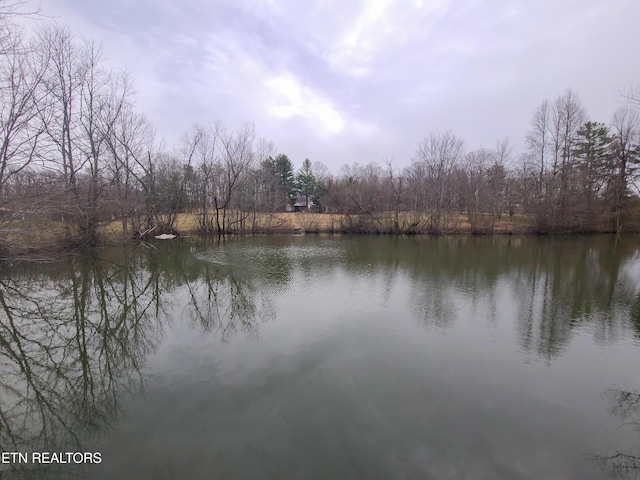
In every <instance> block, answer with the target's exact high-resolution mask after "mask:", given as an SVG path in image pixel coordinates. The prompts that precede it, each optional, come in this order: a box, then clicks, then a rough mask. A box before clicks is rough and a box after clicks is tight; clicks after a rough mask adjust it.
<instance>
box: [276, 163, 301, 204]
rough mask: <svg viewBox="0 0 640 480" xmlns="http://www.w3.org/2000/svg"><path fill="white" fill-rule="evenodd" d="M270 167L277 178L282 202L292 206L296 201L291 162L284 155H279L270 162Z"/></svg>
mask: <svg viewBox="0 0 640 480" xmlns="http://www.w3.org/2000/svg"><path fill="white" fill-rule="evenodd" d="M271 165H272V166H273V171H274V173H275V175H276V177H277V178H278V183H279V185H278V189H279V191H280V196H281V198H282V200H283V201H284V202H288V203H289V204H290V205H293V203H294V202H295V200H296V188H295V178H294V174H293V164H292V163H291V160H289V157H287V156H286V155H285V154H283V153H280V154H278V155H276V157H275V158H274V159H273V160H272V161H271Z"/></svg>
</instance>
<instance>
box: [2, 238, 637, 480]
mask: <svg viewBox="0 0 640 480" xmlns="http://www.w3.org/2000/svg"><path fill="white" fill-rule="evenodd" d="M0 268H1V269H2V270H0V449H2V450H3V451H5V452H32V451H48V452H76V451H79V452H100V454H101V458H102V463H100V464H99V465H84V466H79V467H78V466H75V465H68V464H67V465H33V464H27V465H24V464H16V463H14V464H0V478H2V479H4V478H8V479H14V478H15V479H23V478H35V479H41V478H97V479H111V478H118V479H174V478H185V479H211V478H216V479H236V478H237V479H329V478H334V479H470V478H477V479H587V480H588V479H596V478H598V479H599V478H609V477H613V476H614V475H620V476H623V477H630V478H633V477H634V475H635V474H636V472H640V462H639V461H638V460H636V459H635V458H634V457H638V456H640V431H639V430H638V429H636V428H635V427H636V426H637V425H638V424H639V423H638V422H640V395H639V393H640V369H639V368H638V366H639V365H640V237H633V236H628V237H623V238H622V239H621V240H618V241H616V239H615V238H614V237H606V236H603V237H562V238H538V237H503V238H485V237H466V236H465V237H441V238H398V237H316V236H294V237H254V238H248V239H237V240H228V241H226V242H222V243H217V242H212V241H199V240H195V239H179V240H175V241H170V242H164V243H163V242H157V243H154V244H153V245H143V246H140V247H137V248H131V249H105V250H100V251H98V252H96V253H95V254H94V255H91V256H76V257H72V258H68V259H66V260H64V261H61V262H56V263H52V264H45V265H33V264H26V265H22V264H21V265H14V266H11V267H8V266H3V267H0Z"/></svg>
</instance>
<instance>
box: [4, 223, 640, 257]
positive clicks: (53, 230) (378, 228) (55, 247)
mask: <svg viewBox="0 0 640 480" xmlns="http://www.w3.org/2000/svg"><path fill="white" fill-rule="evenodd" d="M252 220H253V221H252V222H251V224H250V225H247V226H250V227H251V228H247V229H246V230H244V231H242V230H238V231H234V232H233V233H229V234H227V235H226V237H238V236H245V235H264V234H267V235H274V234H275V235H283V234H284V235H287V234H288V235H300V234H328V235H407V236H411V235H489V236H490V235H495V236H502V235H549V234H550V235H562V234H603V233H616V232H615V230H614V229H609V230H607V229H590V230H577V229H576V230H569V229H566V230H563V231H560V230H558V231H554V232H545V231H540V229H538V228H537V225H536V223H535V219H534V218H532V217H530V216H526V215H522V214H515V215H513V216H509V215H504V216H503V217H502V218H499V219H498V218H495V217H493V216H491V215H489V214H483V215H478V216H475V217H473V218H470V217H469V215H467V214H460V213H457V214H450V215H446V216H444V218H443V219H441V224H440V228H438V229H433V228H431V226H430V225H429V218H428V216H427V215H419V214H417V213H415V212H414V213H411V212H402V214H400V215H398V217H397V218H396V216H395V215H393V214H391V213H389V212H387V213H384V214H378V215H360V216H357V215H351V216H346V215H339V214H326V213H308V212H304V213H274V214H260V215H258V216H256V218H255V219H252ZM396 222H397V223H396ZM247 223H248V222H245V224H247ZM15 226H16V228H14V229H12V231H11V232H10V233H9V234H7V233H5V234H4V235H3V239H2V240H3V243H2V248H1V249H0V261H13V260H18V259H28V260H36V261H37V260H54V259H56V258H58V257H60V256H63V255H66V254H73V253H79V252H86V251H89V250H91V249H92V248H94V247H96V246H119V245H122V246H124V245H131V244H139V243H140V242H147V241H154V240H155V237H156V236H158V235H161V234H163V233H167V232H170V233H172V234H174V235H176V236H177V237H182V236H189V237H193V236H201V237H217V235H216V234H212V233H205V232H203V231H202V230H201V228H200V226H199V223H198V215H193V214H186V213H185V214H180V215H178V216H177V217H176V219H175V223H174V225H173V226H172V227H171V229H169V230H167V229H161V228H152V229H149V231H146V232H136V234H134V235H131V234H130V232H128V233H127V234H125V233H124V232H123V230H122V228H121V223H120V222H119V221H112V222H110V223H108V224H106V225H104V226H103V227H102V228H101V229H100V231H99V237H98V238H99V242H98V243H97V244H96V245H94V246H87V245H84V244H83V243H82V242H81V239H80V238H76V239H75V241H74V239H72V240H71V241H70V240H69V239H68V238H65V237H63V236H61V233H62V232H63V226H62V225H61V224H60V223H59V222H47V221H46V219H41V220H40V221H39V222H36V221H30V222H24V223H23V224H20V222H18V223H17V224H16V225H15ZM638 232H640V228H637V225H636V228H635V229H633V230H631V229H629V230H625V231H624V232H623V233H625V234H628V233H638ZM618 233H620V232H618Z"/></svg>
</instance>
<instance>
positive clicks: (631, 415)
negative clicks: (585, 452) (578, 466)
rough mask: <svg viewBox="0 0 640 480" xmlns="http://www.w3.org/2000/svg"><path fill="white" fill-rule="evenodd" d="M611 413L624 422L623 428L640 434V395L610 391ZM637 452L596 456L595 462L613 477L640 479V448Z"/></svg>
mask: <svg viewBox="0 0 640 480" xmlns="http://www.w3.org/2000/svg"><path fill="white" fill-rule="evenodd" d="M607 397H609V405H610V407H609V413H611V414H612V415H615V416H616V417H619V418H621V419H622V420H623V422H624V423H623V426H626V427H630V428H634V429H635V430H637V431H638V432H640V393H637V392H630V391H626V390H613V389H612V390H608V391H607ZM637 450H638V451H637V452H635V453H634V452H616V453H613V454H609V455H596V456H594V457H593V460H594V462H595V463H596V464H598V465H600V466H601V467H602V468H603V470H605V471H606V472H608V474H609V475H610V476H611V477H622V478H640V448H638V449H637Z"/></svg>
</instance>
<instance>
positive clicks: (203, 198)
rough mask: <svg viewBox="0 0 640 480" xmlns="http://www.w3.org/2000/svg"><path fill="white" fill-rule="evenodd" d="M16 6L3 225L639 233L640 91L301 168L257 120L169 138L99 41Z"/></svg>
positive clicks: (0, 170)
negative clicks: (478, 144)
mask: <svg viewBox="0 0 640 480" xmlns="http://www.w3.org/2000/svg"><path fill="white" fill-rule="evenodd" d="M19 6H20V3H19V2H18V3H15V4H12V3H8V2H5V1H0V24H1V25H0V31H1V32H2V33H1V34H0V102H1V103H0V235H1V236H2V238H3V239H5V240H4V241H5V242H6V241H7V240H6V238H7V235H8V233H7V232H9V233H10V232H11V231H12V229H15V228H16V226H17V225H19V222H20V221H24V219H25V217H30V218H47V219H49V220H52V221H54V220H55V221H56V222H58V223H59V225H60V226H61V227H60V228H61V235H62V236H63V237H64V239H65V240H66V241H67V242H68V243H69V244H76V245H83V246H93V245H96V244H97V243H98V242H99V240H100V238H99V237H100V228H101V226H103V225H105V224H107V223H110V222H114V221H117V222H119V223H120V224H121V228H122V231H123V233H124V235H126V236H145V235H148V234H150V233H154V234H156V233H161V232H169V231H173V230H175V228H176V221H177V219H178V214H181V213H190V214H192V215H194V216H195V218H197V222H198V225H199V227H200V230H201V231H202V232H203V233H210V234H219V235H224V234H228V233H237V232H251V231H256V230H259V229H260V227H259V225H258V223H257V220H256V219H257V216H258V215H259V214H263V213H275V212H283V211H286V210H287V209H291V208H292V207H293V206H294V205H296V206H297V207H301V206H302V208H300V209H302V210H310V211H316V212H323V213H331V214H338V215H339V218H340V220H339V225H338V226H337V227H336V228H337V229H339V230H341V231H368V232H397V233H417V232H445V231H447V229H450V228H451V219H452V218H464V219H465V222H467V223H468V226H469V229H470V230H471V231H476V232H484V231H489V232H490V231H493V227H494V225H495V222H496V221H499V220H500V219H501V218H503V216H505V215H508V216H509V217H514V216H515V215H523V216H528V218H530V219H533V224H534V230H536V231H538V232H565V231H616V232H619V231H622V230H625V229H627V230H630V229H638V222H637V220H638V213H639V212H640V210H639V203H638V187H637V183H636V181H637V178H638V164H639V162H640V147H639V145H640V115H639V114H638V110H637V109H636V106H634V102H635V104H637V97H636V96H634V94H635V93H637V92H634V91H632V92H631V93H630V94H629V97H630V100H631V101H630V102H629V105H628V106H624V107H621V108H620V109H619V110H617V111H616V112H615V114H614V115H613V118H612V119H611V121H610V122H609V123H608V124H605V123H601V122H597V121H592V120H590V119H589V118H588V116H587V114H586V112H585V109H584V107H583V106H582V105H581V103H580V100H579V99H578V97H577V95H576V94H575V93H574V92H572V91H571V90H567V91H566V92H565V93H564V94H562V95H560V96H559V97H557V98H556V99H555V100H553V101H547V100H545V101H543V102H542V103H541V104H540V106H539V107H538V108H537V109H536V111H535V112H534V114H533V116H532V119H531V125H530V130H529V132H528V134H527V137H526V139H527V148H528V150H527V152H526V153H525V154H523V155H521V156H520V157H519V158H515V157H514V155H513V149H512V147H511V145H510V143H509V141H508V140H507V139H505V140H501V141H498V142H497V143H496V145H495V147H494V148H491V149H487V148H479V149H476V150H472V151H465V149H464V142H463V141H462V140H461V139H460V138H458V137H457V136H456V135H455V134H453V133H452V132H445V133H431V134H428V135H427V136H426V137H425V138H424V140H422V141H421V142H420V143H419V144H418V146H417V148H416V152H415V155H414V157H413V159H412V161H411V163H410V164H409V166H408V167H406V168H403V169H398V168H397V167H395V166H394V165H393V163H392V162H391V161H387V162H385V163H384V164H383V165H382V166H381V165H380V164H378V163H376V162H371V163H367V164H366V165H362V164H360V163H357V162H354V163H351V164H347V165H345V166H344V167H342V169H341V170H340V171H339V172H338V173H337V174H332V173H330V172H329V171H328V169H327V167H326V166H325V165H323V164H322V163H320V162H315V163H312V162H311V161H310V160H309V159H306V160H304V162H303V164H302V166H301V168H300V169H298V170H297V171H296V170H295V169H294V166H293V163H292V162H291V160H290V159H289V158H288V157H287V156H286V155H284V154H282V153H280V154H276V149H275V147H274V145H273V144H272V143H271V142H269V141H267V140H264V139H259V138H257V136H256V133H255V130H254V127H253V125H251V124H247V125H244V126H242V127H241V128H239V129H238V130H237V131H232V130H230V129H229V128H227V127H226V126H225V125H224V124H222V123H214V124H211V125H207V126H202V125H196V126H194V127H193V128H192V129H191V131H190V132H189V133H188V134H186V135H185V136H184V139H183V141H182V143H181V146H180V147H179V148H176V149H172V150H169V149H166V148H164V147H163V144H162V142H161V141H159V140H158V138H157V135H156V133H155V129H154V127H153V125H152V124H151V122H150V121H149V120H148V119H147V118H146V117H145V116H144V115H143V114H141V113H140V112H138V111H137V110H136V108H135V95H134V91H133V88H132V82H131V80H130V79H129V77H128V75H127V74H126V73H123V72H118V71H114V70H113V69H111V68H109V66H108V65H107V64H106V62H105V61H104V59H103V57H102V52H101V49H100V47H99V46H98V45H96V44H95V43H93V42H91V41H87V40H80V39H77V38H75V37H74V36H73V35H72V33H71V32H70V31H69V30H68V29H67V28H65V27H63V26H60V25H57V24H45V25H42V26H40V27H39V28H38V29H37V31H36V33H35V34H33V35H29V36H27V35H26V34H25V32H24V31H23V30H21V29H20V28H19V27H18V26H16V24H15V23H14V22H13V19H14V17H15V15H16V9H17V8H19Z"/></svg>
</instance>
